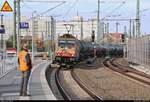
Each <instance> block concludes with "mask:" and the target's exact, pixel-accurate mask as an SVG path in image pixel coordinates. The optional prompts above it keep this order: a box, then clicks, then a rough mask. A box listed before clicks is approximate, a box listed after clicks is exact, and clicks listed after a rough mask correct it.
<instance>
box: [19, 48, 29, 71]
mask: <svg viewBox="0 0 150 102" xmlns="http://www.w3.org/2000/svg"><path fill="white" fill-rule="evenodd" d="M18 62H19V69H20V71H27V70H29V69H30V68H31V59H30V56H29V54H28V52H27V51H24V50H23V51H21V52H20V53H19V59H18Z"/></svg>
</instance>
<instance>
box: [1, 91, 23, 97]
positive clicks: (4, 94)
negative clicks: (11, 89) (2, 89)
mask: <svg viewBox="0 0 150 102" xmlns="http://www.w3.org/2000/svg"><path fill="white" fill-rule="evenodd" d="M19 95H20V94H19V93H18V92H17V93H3V94H2V95H1V96H2V97H5V96H19Z"/></svg>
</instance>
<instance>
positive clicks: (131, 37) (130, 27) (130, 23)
mask: <svg viewBox="0 0 150 102" xmlns="http://www.w3.org/2000/svg"><path fill="white" fill-rule="evenodd" d="M131 26H132V25H131V20H130V31H129V33H130V39H131V38H132V34H131V29H132V28H131Z"/></svg>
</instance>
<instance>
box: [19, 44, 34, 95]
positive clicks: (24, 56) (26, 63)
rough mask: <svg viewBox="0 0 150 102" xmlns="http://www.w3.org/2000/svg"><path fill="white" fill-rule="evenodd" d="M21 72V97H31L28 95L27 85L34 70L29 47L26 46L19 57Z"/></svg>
mask: <svg viewBox="0 0 150 102" xmlns="http://www.w3.org/2000/svg"><path fill="white" fill-rule="evenodd" d="M18 63H19V70H20V71H21V72H22V81H21V90H20V96H29V95H28V94H27V85H28V81H29V77H30V73H31V69H32V62H31V58H30V55H29V53H28V45H27V44H24V45H23V47H22V51H21V52H20V53H19V56H18Z"/></svg>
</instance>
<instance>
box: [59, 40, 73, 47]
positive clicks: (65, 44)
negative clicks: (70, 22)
mask: <svg viewBox="0 0 150 102" xmlns="http://www.w3.org/2000/svg"><path fill="white" fill-rule="evenodd" d="M59 47H61V48H68V49H72V48H74V47H75V41H59Z"/></svg>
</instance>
